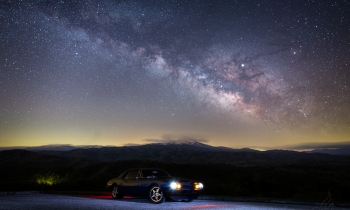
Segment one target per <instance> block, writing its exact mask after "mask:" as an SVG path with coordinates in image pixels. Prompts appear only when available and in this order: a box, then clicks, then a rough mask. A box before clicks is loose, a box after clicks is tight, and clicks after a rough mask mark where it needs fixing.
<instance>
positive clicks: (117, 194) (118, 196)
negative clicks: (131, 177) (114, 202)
mask: <svg viewBox="0 0 350 210" xmlns="http://www.w3.org/2000/svg"><path fill="white" fill-rule="evenodd" d="M123 197H124V196H123V195H122V194H120V191H119V187H118V186H117V185H114V187H113V190H112V198H114V199H121V198H123Z"/></svg>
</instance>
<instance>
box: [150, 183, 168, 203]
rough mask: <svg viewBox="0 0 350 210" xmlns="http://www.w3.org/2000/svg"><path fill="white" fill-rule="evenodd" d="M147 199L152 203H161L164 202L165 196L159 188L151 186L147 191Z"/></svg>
mask: <svg viewBox="0 0 350 210" xmlns="http://www.w3.org/2000/svg"><path fill="white" fill-rule="evenodd" d="M148 199H149V200H150V201H151V202H152V203H156V204H159V203H163V202H164V200H165V196H164V194H163V192H162V190H161V189H160V187H158V186H152V187H151V188H150V189H149V192H148Z"/></svg>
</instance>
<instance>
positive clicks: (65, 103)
mask: <svg viewBox="0 0 350 210" xmlns="http://www.w3.org/2000/svg"><path fill="white" fill-rule="evenodd" d="M0 55H1V56H0V92H1V95H0V146H4V147H5V146H35V145H46V144H73V145H116V146H122V145H134V144H146V143H152V142H169V141H179V142H181V141H199V142H203V143H206V144H210V145H214V146H227V147H234V148H242V147H251V148H265V149H266V148H283V147H284V146H286V145H289V146H290V145H297V144H303V143H313V142H330V143H332V142H345V141H350V1H347V0H332V1H321V0H312V1H307V0H299V1H298V0H297V1H294V0H290V1H288V0H287V1H277V0H276V1H266V0H261V1H247V0H235V1H234V0H228V1H217V0H215V1H214V0H213V1H206V0H200V1H160V0H159V1H148V0H147V1H132V0H130V1H129V0H127V1H126V0H125V1H117V0H114V1H98V0H96V1H94V0H86V1H83V0H82V1H79V0H76V1H64V0H61V1H44V0H43V1H39V0H38V1H30V0H28V1H26V0H23V1H19V0H18V1H15V0H14V1H1V2H0Z"/></svg>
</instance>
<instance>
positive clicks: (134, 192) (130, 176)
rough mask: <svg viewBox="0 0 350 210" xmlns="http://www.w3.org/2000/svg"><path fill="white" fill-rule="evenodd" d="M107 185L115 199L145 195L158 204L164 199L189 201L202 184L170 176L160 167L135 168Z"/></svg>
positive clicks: (197, 193)
mask: <svg viewBox="0 0 350 210" xmlns="http://www.w3.org/2000/svg"><path fill="white" fill-rule="evenodd" d="M107 187H108V188H111V190H112V197H113V198H115V199H121V198H123V197H124V196H125V195H127V196H136V197H147V198H148V199H149V200H150V201H151V202H152V203H156V204H158V203H163V202H164V200H165V199H167V200H181V201H187V202H190V201H192V200H193V199H196V198H197V197H198V195H199V193H200V192H201V190H202V189H203V184H202V183H200V182H194V181H191V180H188V179H182V178H175V177H171V176H170V175H169V174H168V173H167V172H166V171H164V170H161V169H153V168H136V169H130V170H127V171H124V172H123V173H122V174H120V175H119V176H118V177H117V178H114V179H111V180H109V181H108V182H107Z"/></svg>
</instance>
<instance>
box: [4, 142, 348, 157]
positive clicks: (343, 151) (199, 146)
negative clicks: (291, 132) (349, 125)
mask: <svg viewBox="0 0 350 210" xmlns="http://www.w3.org/2000/svg"><path fill="white" fill-rule="evenodd" d="M150 145H152V146H150ZM155 145H159V146H160V147H162V148H164V146H167V147H170V146H174V147H179V146H183V147H184V148H191V149H194V150H196V151H199V150H203V151H205V150H206V151H226V152H227V151H232V152H233V151H234V152H248V151H249V152H260V151H258V150H254V149H250V148H242V149H233V148H229V147H222V146H219V147H214V146H210V145H208V144H204V143H201V142H196V141H188V142H170V143H169V142H167V143H153V144H146V145H133V146H123V147H125V148H133V149H137V148H144V147H145V148H148V147H154V146H155ZM123 147H116V146H100V145H71V144H51V145H43V146H34V147H0V151H2V150H12V149H24V150H28V151H38V152H40V151H52V152H53V151H56V152H65V151H71V150H76V149H96V148H109V150H110V149H112V148H116V149H117V150H122V148H123ZM269 151H276V150H268V151H266V152H269ZM279 151H286V152H293V151H294V150H293V149H288V150H279ZM305 153H323V154H330V155H350V145H341V147H339V148H318V149H313V150H310V151H308V152H305Z"/></svg>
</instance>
